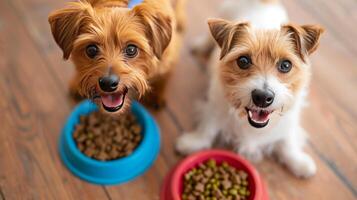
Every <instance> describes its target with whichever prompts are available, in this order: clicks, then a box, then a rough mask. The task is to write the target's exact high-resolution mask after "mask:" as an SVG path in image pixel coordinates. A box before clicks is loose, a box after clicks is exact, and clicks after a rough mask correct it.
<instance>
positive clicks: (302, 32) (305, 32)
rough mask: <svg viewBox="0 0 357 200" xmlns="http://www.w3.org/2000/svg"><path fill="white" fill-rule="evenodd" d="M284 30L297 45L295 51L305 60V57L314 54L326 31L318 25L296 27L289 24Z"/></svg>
mask: <svg viewBox="0 0 357 200" xmlns="http://www.w3.org/2000/svg"><path fill="white" fill-rule="evenodd" d="M282 30H283V31H285V32H286V33H287V34H289V36H290V38H291V40H292V41H293V42H294V43H295V51H296V52H297V53H298V54H299V55H300V57H301V58H302V59H303V60H305V57H306V56H308V55H310V54H311V53H313V52H314V51H315V50H316V49H317V47H318V45H319V41H320V37H321V34H322V33H323V32H324V29H323V28H322V27H320V26H318V25H303V26H299V25H294V24H288V25H285V26H283V27H282Z"/></svg>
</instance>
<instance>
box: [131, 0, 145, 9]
mask: <svg viewBox="0 0 357 200" xmlns="http://www.w3.org/2000/svg"><path fill="white" fill-rule="evenodd" d="M141 2H143V0H130V2H129V4H128V8H133V7H135V6H136V5H138V4H140V3H141Z"/></svg>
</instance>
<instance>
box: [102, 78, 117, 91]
mask: <svg viewBox="0 0 357 200" xmlns="http://www.w3.org/2000/svg"><path fill="white" fill-rule="evenodd" d="M118 84H119V77H118V76H116V75H114V74H111V75H109V76H103V77H101V78H99V87H100V89H102V90H103V91H104V92H114V91H115V90H116V89H117V88H118Z"/></svg>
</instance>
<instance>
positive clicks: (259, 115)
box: [252, 111, 270, 122]
mask: <svg viewBox="0 0 357 200" xmlns="http://www.w3.org/2000/svg"><path fill="white" fill-rule="evenodd" d="M269 114H270V113H269V112H267V111H252V119H254V121H259V122H265V121H267V120H268V119H269Z"/></svg>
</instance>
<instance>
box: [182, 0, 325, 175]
mask: <svg viewBox="0 0 357 200" xmlns="http://www.w3.org/2000/svg"><path fill="white" fill-rule="evenodd" d="M238 2H239V3H238ZM226 3H227V4H229V5H230V6H229V7H227V9H225V10H223V11H224V15H225V16H234V14H235V13H234V9H235V8H236V7H232V5H235V4H237V6H238V5H239V6H240V7H239V9H240V10H241V11H242V10H245V11H243V12H240V13H238V16H237V17H233V18H228V19H235V20H238V21H235V22H231V21H226V20H221V19H213V20H209V22H208V23H209V27H210V30H211V33H212V36H213V38H214V39H215V41H216V42H217V44H218V46H219V47H220V48H216V49H215V50H214V51H213V53H212V55H211V60H210V64H209V65H210V88H209V91H208V101H207V102H205V103H204V105H203V107H204V109H202V113H201V119H200V123H199V125H198V127H197V129H195V130H194V131H192V132H190V133H184V134H183V135H182V136H181V137H179V138H178V141H177V145H176V148H177V150H178V151H180V152H181V153H185V154H187V153H191V152H194V151H197V150H201V149H205V148H210V147H211V145H212V143H213V141H214V139H215V138H216V136H217V135H218V133H221V135H222V136H223V138H225V139H226V141H227V142H228V141H229V142H231V143H233V145H234V146H235V148H236V149H235V150H236V151H237V153H240V154H242V155H243V156H245V157H246V158H248V159H249V160H251V161H260V160H261V159H262V158H263V156H264V154H268V155H271V154H275V155H277V157H278V158H279V160H280V161H281V162H282V163H284V164H286V165H287V167H288V168H289V169H290V170H291V171H292V172H293V173H294V174H295V175H296V176H299V177H309V176H312V175H313V174H315V171H316V166H315V163H314V161H313V160H312V158H311V157H310V156H309V155H308V154H306V153H305V152H304V151H303V150H302V148H303V145H304V143H305V134H304V130H303V128H302V127H301V126H300V112H301V109H302V107H303V105H304V103H305V96H306V94H307V87H308V83H309V81H310V73H311V66H310V63H309V60H308V55H310V54H311V53H312V52H313V51H315V50H316V47H317V46H318V41H319V38H320V35H321V33H322V29H321V28H320V27H318V26H311V25H308V26H299V25H293V24H288V25H284V24H285V23H286V22H287V17H286V13H285V10H284V8H283V7H282V6H281V4H279V3H277V2H276V1H274V2H268V1H258V0H253V1H250V0H249V1H248V0H247V1H235V2H233V1H227V2H226ZM242 5H245V6H248V7H242ZM237 9H238V8H237ZM232 11H233V13H232ZM267 19H268V20H267ZM241 20H243V22H241ZM209 43H210V41H205V42H203V43H201V46H200V47H199V48H206V47H207V44H209ZM242 55H249V56H250V57H251V60H252V63H253V64H252V66H250V68H249V69H241V68H239V67H238V66H237V63H236V60H237V59H238V58H239V57H240V56H242ZM282 59H288V60H290V61H291V63H292V65H293V68H292V70H291V71H290V72H288V73H281V72H279V71H278V68H277V66H278V64H279V61H281V60H282ZM264 88H269V89H270V90H271V91H273V92H274V93H275V99H274V102H273V103H272V104H271V105H270V106H269V107H267V108H266V109H268V110H271V111H274V112H273V113H272V114H270V120H269V123H268V125H267V126H266V127H264V128H260V129H258V128H255V127H253V126H252V125H251V124H250V123H249V122H248V120H247V119H248V116H247V111H246V108H247V107H248V108H255V109H261V108H258V107H256V106H255V105H254V104H253V101H252V99H251V93H252V91H253V90H255V89H264Z"/></svg>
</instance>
